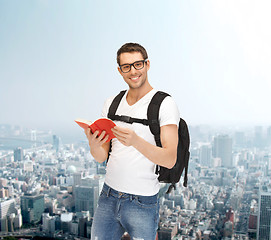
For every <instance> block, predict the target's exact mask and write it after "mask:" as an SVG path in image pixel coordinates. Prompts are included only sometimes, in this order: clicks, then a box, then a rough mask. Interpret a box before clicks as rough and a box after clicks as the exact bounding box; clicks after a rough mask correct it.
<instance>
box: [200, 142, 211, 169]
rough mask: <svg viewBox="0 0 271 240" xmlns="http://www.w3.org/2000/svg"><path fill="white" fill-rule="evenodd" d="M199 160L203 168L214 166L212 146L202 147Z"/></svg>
mask: <svg viewBox="0 0 271 240" xmlns="http://www.w3.org/2000/svg"><path fill="white" fill-rule="evenodd" d="M199 154H200V155H199V160H200V164H201V165H203V166H207V167H210V166H212V162H211V159H212V148H211V146H210V145H202V146H201V147H200V153H199Z"/></svg>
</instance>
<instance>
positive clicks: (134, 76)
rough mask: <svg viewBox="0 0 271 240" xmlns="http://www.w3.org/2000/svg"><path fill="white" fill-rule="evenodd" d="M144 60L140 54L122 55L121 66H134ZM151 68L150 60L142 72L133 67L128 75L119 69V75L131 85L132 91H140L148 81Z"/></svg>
mask: <svg viewBox="0 0 271 240" xmlns="http://www.w3.org/2000/svg"><path fill="white" fill-rule="evenodd" d="M141 60H144V59H143V57H142V54H141V53H140V52H129V53H128V52H127V53H122V54H121V55H120V65H123V64H132V63H134V62H136V61H141ZM149 68H150V62H149V60H147V61H146V63H144V67H143V68H142V69H140V70H136V69H135V68H134V66H131V70H130V71H129V72H127V73H123V72H122V71H121V69H120V68H118V70H119V73H120V74H121V76H122V77H123V79H124V81H125V82H126V83H127V84H128V85H129V87H130V89H139V88H141V87H142V86H144V84H145V83H146V82H147V80H148V76H147V71H148V70H149Z"/></svg>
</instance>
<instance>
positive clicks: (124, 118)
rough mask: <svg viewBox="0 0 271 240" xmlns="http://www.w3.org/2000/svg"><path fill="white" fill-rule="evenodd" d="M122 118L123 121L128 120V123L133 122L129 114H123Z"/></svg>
mask: <svg viewBox="0 0 271 240" xmlns="http://www.w3.org/2000/svg"><path fill="white" fill-rule="evenodd" d="M121 120H122V121H123V122H126V123H132V121H131V117H129V116H124V115H121Z"/></svg>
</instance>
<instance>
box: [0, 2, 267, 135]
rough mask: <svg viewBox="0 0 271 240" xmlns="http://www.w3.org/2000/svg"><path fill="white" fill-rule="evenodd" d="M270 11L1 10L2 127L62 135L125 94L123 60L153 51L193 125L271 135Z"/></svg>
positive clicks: (161, 85) (238, 7) (238, 6)
mask: <svg viewBox="0 0 271 240" xmlns="http://www.w3.org/2000/svg"><path fill="white" fill-rule="evenodd" d="M270 9H271V3H270V1H268V0H266V1H264V0H261V1H257V2H256V1H251V0H246V1H241V0H221V1H217V0H204V1H199V0H198V1H195V0H189V1H188V0H170V1H166V0H163V1H162V0H148V1H143V0H138V1H135V2H130V1H124V0H115V1H110V0H99V1H98V0H89V1H69V0H65V1H64V0H62V1H53V0H52V1H46V0H36V1H30V0H29V1H28V0H27V1H26V0H24V1H23V0H18V1H15V0H0V83H1V85H0V124H5V123H10V124H14V125H22V126H26V127H30V128H33V129H44V130H46V129H52V130H53V131H55V132H56V133H58V132H59V133H60V132H61V131H62V132H63V131H69V132H71V133H75V132H77V131H79V129H78V126H76V125H75V123H74V122H73V120H74V119H75V118H87V119H90V120H95V119H96V118H98V117H99V116H100V113H101V108H102V106H103V103H104V101H105V99H106V98H107V97H109V96H112V95H115V94H117V93H118V92H119V91H120V90H122V89H126V88H127V87H126V84H125V83H124V81H123V79H122V78H121V76H120V75H119V73H118V71H117V64H116V52H117V50H118V48H119V47H120V46H121V45H122V44H124V43H126V42H138V43H140V44H142V45H143V46H144V47H145V48H146V49H147V51H148V54H149V59H150V62H151V68H150V71H149V81H150V83H151V84H152V86H153V87H155V88H157V89H160V90H164V91H167V92H169V93H170V94H171V95H172V96H173V97H174V99H175V101H176V102H177V104H178V106H179V110H180V113H181V116H182V117H183V118H184V119H186V120H187V122H188V123H189V124H190V125H197V124H218V125H238V126H242V125H260V124H270V125H271V113H270V112H269V109H270V107H269V104H270V102H271V95H270V92H271V68H270V66H271V45H270V42H271V29H270V26H269V25H270V22H271V15H270Z"/></svg>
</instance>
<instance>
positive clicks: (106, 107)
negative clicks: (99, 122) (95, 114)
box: [101, 97, 114, 118]
mask: <svg viewBox="0 0 271 240" xmlns="http://www.w3.org/2000/svg"><path fill="white" fill-rule="evenodd" d="M113 99H114V97H110V98H108V99H106V101H105V102H104V106H103V109H102V114H101V117H102V118H107V114H108V110H109V107H110V105H111V103H112V101H113Z"/></svg>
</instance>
